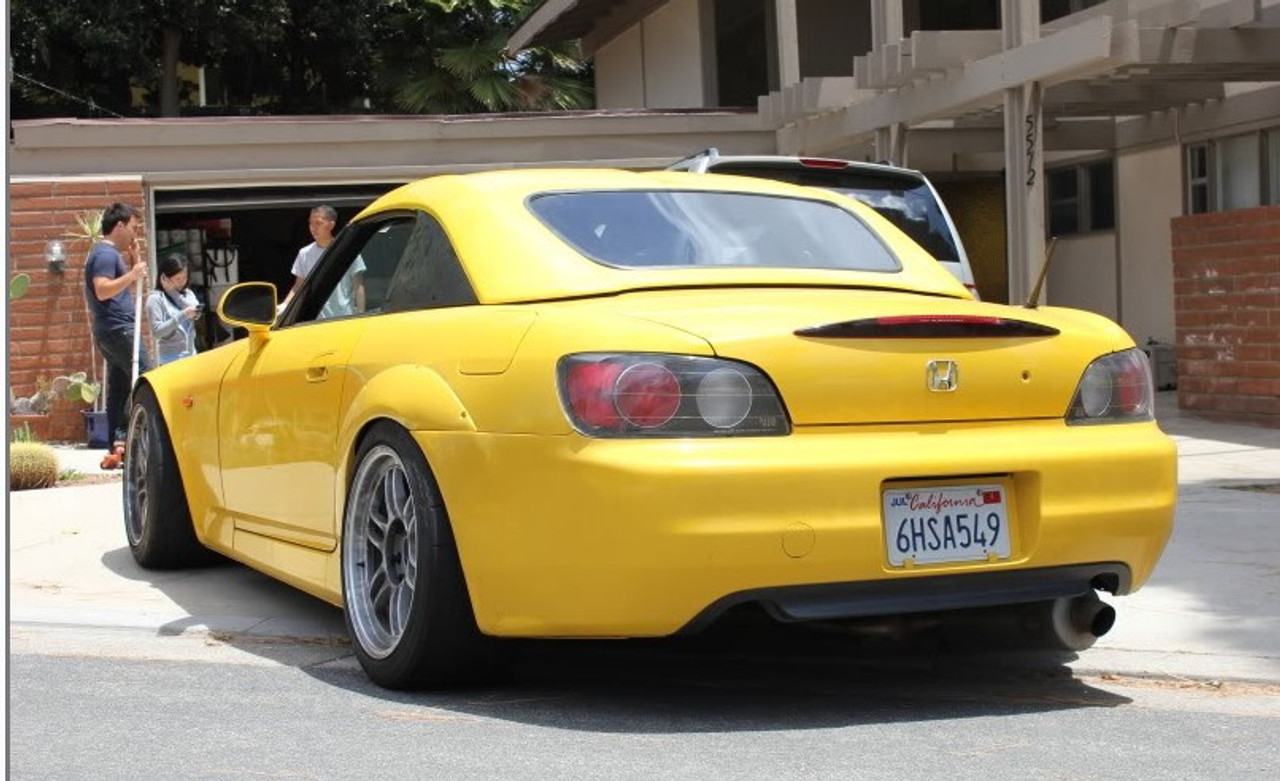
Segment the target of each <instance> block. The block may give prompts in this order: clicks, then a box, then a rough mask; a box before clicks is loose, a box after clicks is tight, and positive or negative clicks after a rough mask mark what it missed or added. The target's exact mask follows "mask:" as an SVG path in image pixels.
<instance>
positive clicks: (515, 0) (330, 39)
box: [10, 0, 592, 119]
mask: <svg viewBox="0 0 1280 781" xmlns="http://www.w3.org/2000/svg"><path fill="white" fill-rule="evenodd" d="M537 5H538V2H537V1H536V0H12V2H11V3H10V23H11V29H12V30H13V31H14V34H13V35H12V37H11V40H12V55H13V61H12V70H13V73H14V81H13V89H12V90H11V92H12V95H11V104H10V110H11V116H12V117H13V118H15V119H21V118H24V117H35V116H53V115H57V116H66V115H68V114H71V115H75V116H102V115H104V114H119V115H124V116H139V115H160V114H164V115H176V114H177V113H178V103H179V99H180V98H182V97H183V96H182V95H180V94H179V93H178V92H177V85H178V81H177V63H178V62H179V61H181V62H182V63H186V64H188V65H196V66H205V67H206V75H207V77H208V78H207V80H206V88H207V89H206V98H207V101H208V102H209V103H210V104H211V106H210V107H208V108H205V109H195V108H192V107H191V104H192V103H193V102H194V101H193V100H192V98H193V97H194V96H191V95H188V96H186V97H187V100H185V101H183V102H184V103H185V104H186V106H185V107H184V108H183V109H182V111H183V113H195V112H197V111H198V112H199V113H205V114H209V113H231V114H244V113H275V114H316V113H324V114H334V113H350V112H370V111H371V112H379V113H393V112H409V113H469V112H481V111H523V110H544V109H569V108H585V107H588V106H590V104H591V99H592V98H591V92H590V88H589V86H588V85H589V82H590V73H589V70H588V69H587V66H586V64H585V63H584V62H583V60H582V59H581V57H580V56H578V55H577V54H576V51H575V49H574V48H573V47H571V46H561V47H555V48H546V47H540V48H531V49H526V50H523V51H520V52H514V53H512V52H507V51H505V50H504V49H503V45H504V43H505V41H506V39H507V37H508V36H509V34H510V32H511V31H512V30H514V28H515V26H516V25H517V24H518V23H519V21H520V20H521V19H522V18H523V17H524V16H526V15H527V14H528V13H529V12H530V11H531V10H532V9H533V8H534V7H535V6H537Z"/></svg>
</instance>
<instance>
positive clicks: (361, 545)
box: [342, 445, 421, 659]
mask: <svg viewBox="0 0 1280 781" xmlns="http://www.w3.org/2000/svg"><path fill="white" fill-rule="evenodd" d="M351 485H352V494H351V497H350V500H349V504H348V511H347V512H348V518H347V530H346V536H345V537H344V539H343V549H344V550H343V554H344V555H343V557H342V559H343V564H342V566H343V578H344V582H345V583H346V598H347V610H348V611H350V614H351V625H352V628H353V630H354V631H355V633H356V635H357V638H356V639H357V641H358V642H359V643H360V645H361V647H362V648H363V649H364V650H365V652H366V653H368V654H369V655H370V656H371V657H373V658H375V659H385V658H386V657H387V656H388V655H389V654H390V653H391V652H392V651H394V650H395V649H396V646H397V645H398V644H399V642H400V639H401V638H402V637H404V633H405V630H406V628H408V626H409V621H410V615H411V613H410V611H411V610H412V609H413V600H414V591H415V588H416V585H417V582H418V535H419V534H420V533H421V532H420V525H421V524H420V523H419V518H418V508H417V506H416V504H415V502H414V498H413V492H412V490H411V489H410V485H409V475H408V473H407V472H406V469H405V464H404V462H403V461H402V460H401V458H400V455H399V454H398V453H396V451H395V450H393V449H392V448H390V447H388V446H386V445H378V446H376V447H374V448H373V449H371V450H370V451H369V452H368V453H366V454H365V457H364V458H363V459H362V460H361V462H360V465H359V468H358V469H357V471H356V475H355V478H354V479H353V480H352V484H351Z"/></svg>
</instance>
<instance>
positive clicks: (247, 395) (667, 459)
mask: <svg viewBox="0 0 1280 781" xmlns="http://www.w3.org/2000/svg"><path fill="white" fill-rule="evenodd" d="M353 286H358V287H359V288H360V289H361V290H362V293H363V295H361V296H355V297H354V300H356V301H359V302H360V305H358V306H350V305H348V306H347V308H346V309H343V308H342V307H337V306H326V304H327V303H331V302H332V303H337V302H338V301H339V300H340V299H341V300H342V301H348V302H349V301H351V300H352V297H351V296H349V295H346V293H349V291H350V290H351V289H352V287H353ZM276 306H277V303H276V291H275V289H274V287H273V286H272V285H270V284H267V283H261V282H248V283H245V284H241V285H239V286H237V287H235V288H232V289H231V290H230V291H229V292H227V294H226V295H225V296H224V297H223V299H222V301H221V302H220V304H219V308H218V313H219V315H220V317H221V318H222V319H223V320H224V321H226V322H227V323H229V324H231V325H233V326H236V327H238V328H241V329H245V332H246V333H247V335H246V336H245V337H244V338H242V339H239V340H237V341H234V342H232V343H230V344H227V345H224V346H222V347H218V348H216V349H213V350H210V351H208V352H205V353H201V354H199V355H196V356H194V357H192V358H188V359H185V360H182V361H178V362H175V363H173V364H169V365H166V366H163V367H161V368H158V369H156V370H154V371H151V372H148V373H147V374H145V375H144V376H143V377H142V378H141V379H140V381H139V383H138V386H137V387H136V389H135V392H134V404H133V407H132V412H131V418H130V429H129V440H128V450H127V455H126V470H127V471H126V484H125V504H126V521H125V523H126V531H127V536H128V540H129V545H130V548H131V549H132V551H133V554H134V556H135V557H136V558H137V560H138V561H139V562H140V563H141V564H142V565H143V566H147V567H173V566H179V565H184V564H189V563H194V562H196V561H198V560H199V559H200V557H201V555H202V554H206V553H208V551H209V550H213V551H216V552H218V553H220V554H223V555H225V556H228V557H230V558H232V559H235V560H237V561H241V562H243V563H245V564H247V565H249V566H251V567H254V568H257V569H259V570H261V571H263V572H265V573H267V574H269V575H272V576H274V577H277V578H279V579H281V580H283V581H285V582H287V583H289V584H292V585H294V586H296V587H298V588H300V589H303V590H305V591H307V592H309V593H311V594H313V595H315V596H317V597H319V598H321V599H324V600H326V601H329V602H331V603H333V604H335V605H339V606H342V607H344V608H345V612H346V617H347V623H348V627H349V630H350V635H351V640H352V643H353V646H354V650H355V653H356V656H357V657H358V659H359V661H360V663H361V664H362V665H363V666H364V669H365V670H366V671H367V672H368V674H369V675H370V676H371V677H372V678H373V679H374V680H375V681H377V682H379V683H381V684H383V685H385V686H390V687H407V686H421V685H433V684H439V683H446V682H450V681H453V680H458V679H459V678H460V677H462V676H466V675H468V674H470V673H471V672H472V669H471V668H472V666H473V665H474V664H475V663H476V662H477V661H478V660H483V659H484V658H486V655H485V653H483V651H484V648H485V646H486V645H489V644H491V642H492V641H491V638H508V637H619V638H621V637H654V636H663V635H672V634H676V633H680V632H691V631H696V630H697V629H699V628H701V627H703V626H705V625H707V624H708V623H709V622H711V621H713V620H714V619H716V618H717V617H718V616H720V615H722V614H723V613H724V612H725V611H727V610H729V609H730V608H733V607H734V606H737V605H743V604H746V603H755V604H758V605H760V606H762V607H763V608H764V610H765V611H766V612H768V613H769V614H770V615H772V616H774V617H776V618H778V619H780V620H784V621H812V620H829V619H836V618H845V617H858V616H871V615H897V614H906V613H915V612H934V611H943V610H952V609H959V608H974V607H992V606H1000V605H1028V606H1034V607H1035V608H1036V609H1038V610H1040V611H1042V612H1043V614H1044V616H1045V617H1046V620H1047V621H1049V622H1050V623H1051V624H1052V625H1053V626H1054V627H1055V633H1056V637H1057V639H1058V640H1059V641H1060V643H1061V644H1062V645H1064V646H1066V647H1069V648H1077V649H1078V648H1083V647H1086V646H1087V645H1088V644H1089V643H1091V642H1092V641H1093V638H1094V637H1095V636H1096V635H1097V634H1099V633H1100V632H1102V631H1105V629H1106V628H1107V626H1109V623H1110V617H1111V613H1110V608H1108V607H1106V606H1105V605H1104V604H1103V603H1102V602H1100V601H1099V600H1098V599H1097V597H1096V595H1095V592H1096V591H1106V592H1110V593H1112V594H1116V595H1123V594H1127V593H1129V592H1131V591H1133V590H1135V589H1137V588H1138V587H1139V586H1141V585H1142V584H1143V582H1144V581H1146V580H1147V578H1148V576H1149V575H1150V574H1151V571H1152V568H1153V567H1154V566H1155V564H1156V561H1157V559H1158V558H1159V556H1160V553H1161V551H1162V549H1163V547H1164V545H1165V542H1166V540H1167V538H1168V535H1169V533H1170V528H1171V523H1172V518H1173V505H1174V497H1175V492H1176V477H1175V454H1174V447H1173V444H1172V443H1171V441H1170V440H1169V439H1168V438H1167V437H1166V436H1165V435H1164V434H1163V433H1161V431H1160V430H1159V428H1158V427H1157V425H1156V423H1155V422H1154V420H1153V417H1152V386H1151V377H1150V371H1149V369H1148V365H1147V361H1146V358H1145V357H1144V355H1143V354H1142V352H1141V351H1139V350H1137V349H1135V348H1134V344H1133V342H1132V340H1131V339H1130V337H1129V336H1128V335H1127V334H1126V333H1125V332H1124V331H1123V330H1122V329H1121V328H1119V327H1118V326H1117V325H1115V324H1114V323H1112V322H1110V321H1108V320H1107V319H1105V318H1103V317H1100V316H1098V315H1094V314H1091V313H1088V312H1083V311H1075V310H1069V309H1060V308H1053V307H1042V308H1038V309H1026V308H1013V307H1008V306H1003V305H999V304H994V303H990V302H981V301H976V300H974V298H973V297H972V296H971V295H970V294H969V293H968V292H967V291H966V290H965V288H964V287H963V286H962V285H961V284H960V283H959V282H958V281H956V279H955V278H954V277H953V276H951V275H950V274H949V273H948V272H947V271H946V270H945V269H943V268H941V267H940V266H939V265H938V264H937V263H936V262H934V260H933V259H932V258H931V257H930V256H929V254H928V253H927V252H925V251H924V250H923V249H922V248H921V247H919V246H918V245H916V244H914V243H913V242H912V241H911V240H910V239H908V238H907V237H906V236H905V235H904V234H902V233H900V232H899V231H898V230H897V229H896V228H894V227H893V226H892V225H891V224H890V223H888V222H886V221H885V220H884V219H883V218H881V217H880V216H879V215H877V214H876V213H875V212H874V211H873V210H871V209H870V208H868V207H865V206H863V205H862V204H859V203H857V202H855V201H854V200H852V199H848V198H845V197H844V196H841V195H839V194H836V193H833V192H829V191H825V190H818V189H809V188H803V187H798V186H793V185H789V184H783V183H778V182H771V181H765V180H757V179H750V178H745V177H731V176H720V175H715V174H706V175H695V174H689V173H682V172H655V173H629V172H622V171H591V170H572V171H533V170H526V171H507V172H488V173H479V174H470V175H460V176H452V175H450V176H439V177H435V178H431V179H426V180H423V181H420V182H417V183H414V184H410V185H407V186H404V187H401V188H399V189H397V190H395V191H393V192H391V193H389V194H388V195H386V196H384V197H382V198H381V199H379V200H378V201H376V202H375V203H373V204H372V205H371V206H370V207H369V208H367V209H366V210H365V211H364V212H362V213H361V214H360V215H358V216H357V217H356V218H355V219H354V220H353V221H352V222H351V224H350V225H348V226H347V227H346V228H345V229H344V230H343V231H342V233H341V234H340V235H339V237H338V238H337V239H336V240H335V242H334V243H333V244H332V245H331V246H330V248H329V249H328V250H327V251H326V253H325V255H324V257H323V258H322V259H321V260H320V262H319V264H318V265H317V267H316V269H315V271H314V272H313V273H312V275H311V277H310V278H309V279H307V281H306V282H305V283H304V285H303V287H302V288H301V290H300V291H299V293H298V294H297V295H296V296H294V298H293V299H292V300H291V302H290V304H289V306H288V307H287V308H286V309H285V310H284V311H283V312H281V313H279V315H277V311H276Z"/></svg>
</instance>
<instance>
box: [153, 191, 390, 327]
mask: <svg viewBox="0 0 1280 781" xmlns="http://www.w3.org/2000/svg"><path fill="white" fill-rule="evenodd" d="M401 184H403V182H380V183H367V184H352V185H313V186H307V187H297V186H277V187H236V188H219V189H176V188H175V189H159V188H155V189H154V190H153V197H154V215H155V218H154V231H153V235H152V238H151V242H152V244H153V245H154V247H155V250H156V259H157V260H159V259H160V258H162V257H165V256H166V255H169V254H173V253H177V254H180V255H182V256H183V257H185V258H186V259H187V266H188V268H189V269H190V287H191V289H192V290H193V291H194V292H195V294H196V298H197V299H198V300H199V301H200V302H201V303H203V304H204V305H205V310H204V311H205V313H204V314H203V315H202V316H201V318H200V320H199V321H198V322H197V328H196V331H197V334H196V338H197V348H198V349H200V350H205V349H208V348H210V347H213V346H216V345H218V344H221V343H222V342H224V341H226V340H227V339H229V338H230V337H231V333H230V331H229V330H228V329H227V328H226V326H225V325H224V324H223V323H221V322H220V321H219V320H218V317H217V315H216V314H214V310H215V309H216V307H217V303H218V300H219V299H220V298H221V297H222V294H223V293H225V292H226V290H227V288H229V287H231V286H232V285H234V284H236V283H238V282H258V281H264V282H271V283H274V284H275V286H276V289H277V291H278V292H279V296H280V298H282V299H283V298H284V295H285V293H287V292H288V291H289V288H290V287H291V286H292V285H293V275H292V273H291V271H290V270H291V269H292V267H293V260H294V258H295V257H296V256H297V254H298V250H300V249H302V248H303V247H304V246H306V245H307V244H310V243H311V241H312V238H311V233H310V231H309V230H308V229H307V217H308V216H309V214H310V211H311V209H312V208H314V207H316V206H320V205H322V204H326V205H329V206H332V207H333V208H334V210H335V211H336V212H337V213H338V230H339V231H340V230H341V229H342V228H343V227H345V226H346V224H347V223H348V222H349V221H350V220H351V218H352V217H354V216H355V215H356V214H358V213H359V212H360V210H361V209H363V208H364V207H365V206H368V205H369V204H370V203H372V202H373V201H374V200H375V199H376V198H378V197H379V196H381V195H383V194H384V193H386V192H388V191H390V190H392V189H395V188H396V187H398V186H400V185H401Z"/></svg>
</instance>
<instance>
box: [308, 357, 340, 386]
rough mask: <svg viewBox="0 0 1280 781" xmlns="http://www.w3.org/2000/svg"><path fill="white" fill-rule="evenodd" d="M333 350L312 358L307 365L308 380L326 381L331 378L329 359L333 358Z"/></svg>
mask: <svg viewBox="0 0 1280 781" xmlns="http://www.w3.org/2000/svg"><path fill="white" fill-rule="evenodd" d="M334 354H335V353H334V351H333V350H327V351H325V352H322V353H320V354H319V355H317V356H316V357H315V358H312V359H311V365H310V366H308V367H307V382H324V381H325V380H327V379H329V361H331V360H333V356H334Z"/></svg>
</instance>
